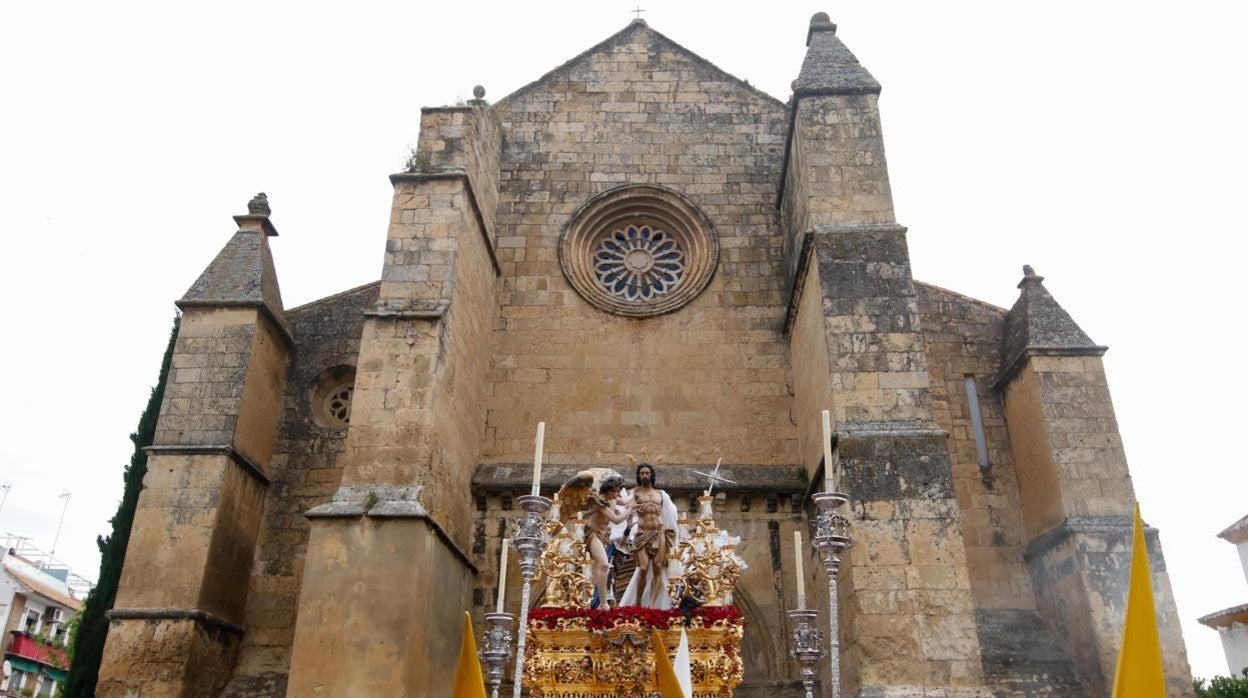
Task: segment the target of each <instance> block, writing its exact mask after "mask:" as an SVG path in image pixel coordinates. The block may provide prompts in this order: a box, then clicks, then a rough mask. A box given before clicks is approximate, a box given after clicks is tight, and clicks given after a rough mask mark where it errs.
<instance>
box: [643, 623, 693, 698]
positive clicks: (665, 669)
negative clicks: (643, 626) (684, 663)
mask: <svg viewBox="0 0 1248 698" xmlns="http://www.w3.org/2000/svg"><path fill="white" fill-rule="evenodd" d="M651 632H653V633H654V668H655V674H656V675H657V678H658V680H659V693H660V694H661V695H662V696H663V698H686V696H685V692H684V691H682V690H681V688H680V680H679V679H677V678H676V670H675V669H673V668H672V660H670V659H668V658H667V645H665V644H663V636H662V635H660V634H659V631H658V629H657V628H654V629H652V630H651Z"/></svg>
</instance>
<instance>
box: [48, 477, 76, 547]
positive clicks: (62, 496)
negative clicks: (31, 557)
mask: <svg viewBox="0 0 1248 698" xmlns="http://www.w3.org/2000/svg"><path fill="white" fill-rule="evenodd" d="M72 496H73V495H72V494H71V493H70V491H69V490H65V491H64V492H61V494H60V495H59V496H57V499H64V500H65V506H63V507H61V522H60V523H58V524H57V525H56V537H55V538H53V539H52V551H51V552H50V553H48V554H49V555H55V554H56V544H57V543H59V542H60V540H61V526H64V525H65V511H66V510H67V509H69V498H70V497H72Z"/></svg>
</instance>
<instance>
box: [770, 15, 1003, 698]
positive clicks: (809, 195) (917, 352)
mask: <svg viewBox="0 0 1248 698" xmlns="http://www.w3.org/2000/svg"><path fill="white" fill-rule="evenodd" d="M807 46H808V51H807V54H806V59H805V62H804V63H803V65H802V68H801V72H800V74H799V76H798V79H797V80H796V81H795V83H794V95H793V101H792V104H791V110H792V126H791V133H790V136H789V144H788V152H787V153H786V168H785V171H784V181H783V184H782V190H781V194H780V197H779V200H778V202H777V205H778V207H779V209H780V212H781V224H782V225H783V226H784V227H785V228H786V230H787V232H788V238H787V240H786V246H787V249H788V250H789V254H790V264H789V269H790V274H791V278H792V279H793V286H792V287H793V301H792V302H791V304H790V311H789V319H788V321H787V323H788V331H789V336H790V338H791V339H790V346H791V358H792V365H793V372H794V381H793V382H794V387H795V395H794V402H795V409H794V412H795V421H796V423H797V424H798V428H799V430H800V434H799V438H800V440H801V446H802V457H803V463H804V465H805V467H806V469H807V471H808V472H809V473H811V474H812V475H814V474H815V473H820V472H822V467H831V468H832V469H833V470H834V471H836V475H837V477H838V482H839V484H840V489H841V490H843V491H845V492H848V493H849V495H850V499H851V502H852V503H853V514H852V516H851V521H852V526H853V536H854V538H855V545H854V547H853V548H851V550H850V551H849V554H848V565H847V567H846V569H845V573H844V574H843V575H842V577H843V579H842V580H841V585H840V596H841V598H840V607H841V609H842V625H841V627H842V632H843V638H842V649H843V651H842V671H843V675H844V683H845V693H844V694H845V695H863V696H868V695H869V696H902V695H906V696H909V695H915V691H920V692H921V691H932V690H940V691H942V692H941V695H947V696H955V695H956V696H981V695H988V694H987V693H985V692H984V689H983V688H982V683H983V676H982V667H981V664H980V648H979V643H978V640H977V636H976V630H975V620H974V608H973V603H972V599H971V593H970V585H969V581H968V578H967V571H966V570H967V562H966V551H965V549H964V546H963V542H962V541H963V537H962V531H961V521H960V516H959V510H958V505H957V501H956V500H955V498H954V487H953V475H952V470H951V465H950V458H949V450H948V446H947V444H946V438H947V434H946V432H945V431H943V430H942V429H940V428H939V427H938V426H937V425H936V423H935V422H934V421H933V418H932V407H931V396H930V389H929V382H928V381H929V379H928V369H927V362H926V361H927V359H926V353H925V345H924V340H923V335H922V333H921V328H920V325H919V317H918V308H917V300H916V295H915V289H914V284H913V281H912V279H911V274H910V261H909V253H908V251H907V247H906V238H905V232H906V231H905V228H903V227H901V226H899V225H897V223H896V221H895V220H894V216H893V206H892V196H891V192H890V190H889V181H888V172H887V166H886V164H885V159H884V146H883V140H882V136H881V132H880V119H879V110H878V96H879V91H880V85H879V83H878V82H876V81H875V79H874V78H873V77H872V76H871V75H870V73H868V72H867V70H866V69H865V68H863V67H862V66H861V65H860V64H859V63H858V61H857V59H856V58H855V57H854V56H853V55H852V54H851V53H850V52H849V50H848V49H846V48H845V46H844V44H842V43H841V41H840V40H839V39H838V38H837V36H836V25H834V24H832V23H831V22H830V21H829V20H828V18H827V16H826V15H823V14H819V15H816V16H815V17H814V19H813V20H812V23H811V26H810V30H809V33H808V35H807ZM825 408H827V409H830V410H831V412H832V421H833V425H834V426H833V429H834V432H835V437H836V439H837V444H838V447H837V450H838V455H839V466H838V465H837V463H836V461H837V460H838V459H836V458H834V463H833V464H822V467H821V457H822V445H821V438H820V435H819V431H818V430H819V423H820V415H819V411H820V410H821V409H825ZM811 566H812V567H814V565H813V564H812V565H811Z"/></svg>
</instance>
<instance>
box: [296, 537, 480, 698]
mask: <svg viewBox="0 0 1248 698" xmlns="http://www.w3.org/2000/svg"><path fill="white" fill-rule="evenodd" d="M307 564H308V567H309V569H313V570H316V574H315V575H308V576H307V577H305V578H304V580H303V590H302V596H303V598H304V599H317V600H320V603H318V604H316V605H314V606H309V605H306V604H305V605H303V606H302V607H301V609H300V610H301V615H300V618H299V623H298V625H297V626H296V628H295V645H296V652H295V654H294V657H293V658H292V661H291V668H290V688H289V690H288V692H287V694H286V695H288V696H291V698H295V697H298V698H303V697H305V696H322V695H323V696H394V697H395V698H425V697H426V696H438V695H445V694H446V693H447V691H448V686H449V685H450V684H451V682H452V680H453V678H454V672H455V664H456V656H457V654H458V652H459V646H460V641H461V640H462V633H461V631H460V628H462V627H463V614H464V610H465V609H467V608H468V607H469V604H470V602H471V591H472V569H471V568H470V567H468V566H466V565H465V564H464V561H463V560H462V559H460V558H459V557H458V556H457V554H456V553H455V551H454V549H453V548H451V547H450V546H448V545H447V544H446V542H445V540H443V539H442V537H441V534H440V533H439V532H438V530H437V529H436V527H435V526H433V525H431V522H430V521H429V520H428V519H412V518H402V519H387V518H379V517H373V516H363V517H345V518H330V519H319V520H317V522H316V524H315V528H314V529H313V537H312V540H311V542H310V544H309V546H308V556H307ZM305 614H306V615H305ZM478 627H480V626H478Z"/></svg>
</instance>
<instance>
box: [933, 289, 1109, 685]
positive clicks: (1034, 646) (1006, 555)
mask: <svg viewBox="0 0 1248 698" xmlns="http://www.w3.org/2000/svg"><path fill="white" fill-rule="evenodd" d="M915 289H916V291H917V293H918V299H919V312H920V314H921V315H922V317H923V336H924V340H925V341H926V344H927V365H928V374H929V375H930V376H931V386H932V414H933V417H934V418H935V420H936V423H937V424H939V425H940V427H941V428H942V429H944V430H945V431H947V432H948V433H949V440H948V444H949V454H950V459H951V461H952V465H953V481H954V489H955V492H956V494H957V500H958V510H959V514H960V515H961V518H962V536H963V539H964V541H965V544H966V558H967V573H968V577H969V579H970V584H971V594H972V598H973V599H974V602H975V625H976V631H977V635H978V637H979V643H980V649H981V656H982V659H983V665H984V678H985V680H986V681H987V682H988V685H989V686H991V687H992V689H993V690H994V692H995V694H996V695H998V696H1048V695H1052V696H1069V695H1084V694H1086V689H1085V688H1084V687H1083V684H1082V683H1080V682H1079V680H1078V679H1077V677H1076V674H1075V668H1074V664H1073V662H1072V661H1071V658H1070V655H1069V654H1068V653H1067V651H1066V649H1065V647H1063V645H1062V644H1061V643H1060V642H1059V641H1058V637H1057V635H1055V634H1054V632H1052V630H1051V628H1050V627H1049V626H1048V624H1047V623H1046V622H1045V621H1044V620H1042V619H1041V617H1040V616H1039V615H1038V614H1037V612H1036V600H1035V595H1034V593H1033V591H1032V587H1031V579H1030V576H1029V573H1028V568H1027V563H1026V561H1025V557H1024V554H1025V552H1026V544H1027V541H1028V539H1027V538H1026V536H1025V534H1024V531H1023V522H1022V513H1021V503H1020V500H1019V493H1018V482H1017V480H1016V479H1015V474H1014V456H1013V452H1012V449H1011V447H1010V438H1009V433H1008V431H1007V429H1006V425H1005V411H1004V407H1003V405H1002V402H1001V398H1000V395H999V394H998V393H997V392H996V391H994V390H993V389H992V386H993V382H994V381H995V379H996V377H997V375H998V373H999V370H1000V368H999V367H1000V363H1001V357H1000V353H1001V335H1002V330H1003V325H1004V318H1005V312H1006V311H1005V310H1004V309H1002V308H998V307H996V306H992V305H989V304H987V303H983V302H981V301H977V300H974V299H972V298H967V297H965V296H962V295H959V294H957V293H954V292H952V291H948V290H945V289H942V288H938V287H935V286H930V285H927V284H922V283H916V284H915ZM967 376H972V377H973V378H974V379H975V385H976V389H977V390H976V394H977V396H978V399H979V407H980V414H981V418H982V424H983V428H984V436H985V442H986V445H987V451H988V463H989V470H988V471H987V472H983V471H981V470H980V467H979V455H978V451H977V449H976V446H975V437H974V432H973V428H972V423H971V415H970V410H971V405H970V401H969V400H968V399H967V395H966V383H965V380H966V377H967ZM1073 592H1074V589H1073V588H1072V594H1073ZM1069 601H1070V602H1071V603H1077V599H1075V598H1074V597H1073V595H1072V598H1071V599H1069Z"/></svg>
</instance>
